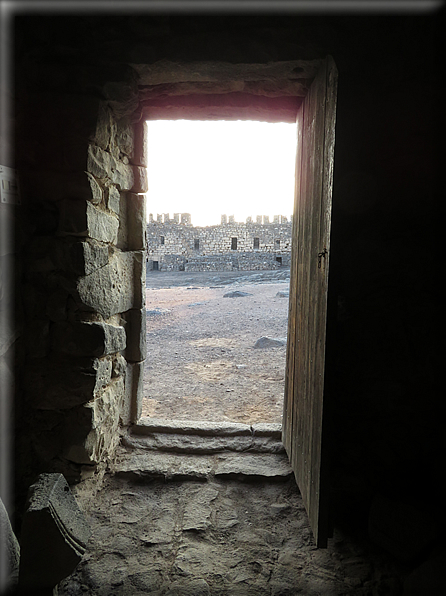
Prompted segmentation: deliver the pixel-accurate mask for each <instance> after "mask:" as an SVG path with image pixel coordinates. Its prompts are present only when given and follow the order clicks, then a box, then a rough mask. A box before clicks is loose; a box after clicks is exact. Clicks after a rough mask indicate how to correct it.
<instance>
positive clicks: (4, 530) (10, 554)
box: [0, 498, 20, 591]
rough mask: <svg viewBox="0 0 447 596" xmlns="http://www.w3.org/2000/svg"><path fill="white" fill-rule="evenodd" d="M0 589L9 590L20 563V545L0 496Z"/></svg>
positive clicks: (14, 580) (15, 578)
mask: <svg viewBox="0 0 447 596" xmlns="http://www.w3.org/2000/svg"><path fill="white" fill-rule="evenodd" d="M0 561H1V564H2V570H1V574H0V589H1V590H3V589H6V590H11V591H12V589H13V586H14V585H15V584H16V583H17V579H18V573H19V563H20V546H19V542H18V540H17V538H16V536H15V534H14V532H13V529H12V526H11V522H10V521H9V516H8V512H7V511H6V507H5V506H4V504H3V501H2V499H1V498H0Z"/></svg>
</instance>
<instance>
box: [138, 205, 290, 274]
mask: <svg viewBox="0 0 447 596" xmlns="http://www.w3.org/2000/svg"><path fill="white" fill-rule="evenodd" d="M230 217H231V216H230ZM222 219H223V221H226V216H222ZM249 219H251V218H249ZM265 219H266V218H264V221H265ZM267 219H268V218H267ZM285 219H286V218H285V217H284V216H275V223H268V222H266V223H253V222H252V221H247V222H246V223H238V222H234V221H232V222H231V223H221V224H220V225H216V226H205V227H199V226H197V227H195V226H192V225H182V224H176V223H170V222H169V221H168V223H161V222H160V221H152V222H150V223H149V224H148V226H147V258H148V269H149V270H151V269H153V263H154V261H155V262H156V263H157V265H156V266H157V267H158V270H159V271H183V270H184V271H219V270H223V271H228V270H232V269H244V270H259V269H277V268H278V267H280V265H285V266H289V265H290V253H291V248H292V247H291V237H292V223H291V222H287V221H284V220H285ZM280 221H281V222H283V223H280ZM233 238H236V241H237V246H236V249H232V239H233ZM255 238H257V239H258V242H259V247H258V248H254V239H255ZM197 241H198V248H197ZM278 241H279V242H278ZM278 259H281V261H279V260H278Z"/></svg>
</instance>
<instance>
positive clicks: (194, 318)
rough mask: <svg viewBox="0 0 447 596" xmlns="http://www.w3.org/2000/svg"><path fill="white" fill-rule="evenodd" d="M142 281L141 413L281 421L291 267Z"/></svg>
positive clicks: (151, 275)
mask: <svg viewBox="0 0 447 596" xmlns="http://www.w3.org/2000/svg"><path fill="white" fill-rule="evenodd" d="M146 286H147V289H146V312H147V345H148V357H147V360H146V364H145V376H144V399H143V413H142V414H143V416H149V417H154V418H161V419H163V418H166V419H171V418H174V419H179V420H180V419H182V420H188V419H189V420H212V421H216V422H218V421H234V422H244V423H253V422H281V418H282V405H283V394H284V369H285V356H286V336H287V319H288V290H289V270H288V269H284V270H277V271H261V272H259V271H241V272H213V273H185V272H175V273H174V272H173V273H165V272H149V273H148V276H147V280H146ZM263 337H268V338H270V339H273V340H276V341H268V340H265V339H264V340H263V342H261V343H257V342H258V340H260V339H261V338H263Z"/></svg>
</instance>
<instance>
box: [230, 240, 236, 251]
mask: <svg viewBox="0 0 447 596" xmlns="http://www.w3.org/2000/svg"><path fill="white" fill-rule="evenodd" d="M231 250H237V238H232V239H231Z"/></svg>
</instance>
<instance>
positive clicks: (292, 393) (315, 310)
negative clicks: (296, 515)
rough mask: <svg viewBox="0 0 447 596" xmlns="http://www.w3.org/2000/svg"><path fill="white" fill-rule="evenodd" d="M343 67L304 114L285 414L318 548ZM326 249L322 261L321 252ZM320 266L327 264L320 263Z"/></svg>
mask: <svg viewBox="0 0 447 596" xmlns="http://www.w3.org/2000/svg"><path fill="white" fill-rule="evenodd" d="M336 84H337V70H336V67H335V64H334V62H333V60H332V58H331V57H328V58H327V59H326V61H325V63H324V65H323V66H322V68H321V69H320V70H319V71H318V73H317V75H316V77H315V79H314V81H313V83H312V85H311V87H310V89H309V92H308V94H307V96H306V98H305V99H304V101H303V103H302V105H301V107H300V109H299V112H298V117H297V127H298V150H297V172H300V174H299V175H298V174H297V181H296V194H295V207H294V225H293V231H292V237H293V241H292V256H291V258H292V261H291V273H290V275H291V278H290V284H291V291H290V296H291V299H290V302H291V304H290V307H289V315H290V316H289V331H288V347H287V364H286V373H287V378H286V384H285V397H284V416H283V443H284V446H285V448H286V451H287V453H288V455H289V459H290V463H291V466H292V468H293V470H294V473H295V478H296V481H297V484H298V486H299V488H300V491H301V494H302V497H303V502H304V504H305V507H306V510H307V513H308V516H309V521H310V525H311V527H312V531H313V533H314V537H315V540H316V543H317V546H319V547H325V546H326V545H327V537H328V487H327V470H325V468H324V464H325V454H324V453H323V452H322V442H323V432H324V428H323V405H324V404H323V398H324V395H323V386H324V358H325V340H326V307H327V285H328V272H329V248H330V246H329V242H330V218H331V205H332V172H333V152H334V142H335V107H336ZM324 251H327V253H325V255H324V256H321V258H320V259H319V254H320V253H323V252H324ZM319 262H320V267H319V266H318V265H319Z"/></svg>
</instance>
